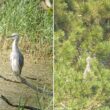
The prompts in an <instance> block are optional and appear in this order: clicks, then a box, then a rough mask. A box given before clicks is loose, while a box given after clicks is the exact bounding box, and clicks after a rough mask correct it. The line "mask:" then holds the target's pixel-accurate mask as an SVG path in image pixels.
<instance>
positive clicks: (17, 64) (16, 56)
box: [10, 33, 24, 76]
mask: <svg viewBox="0 0 110 110" xmlns="http://www.w3.org/2000/svg"><path fill="white" fill-rule="evenodd" d="M11 37H12V39H13V40H14V41H13V44H12V52H11V54H10V61H11V68H12V71H13V73H14V74H15V75H16V76H20V74H21V71H22V67H23V64H24V58H23V55H22V53H21V52H20V50H19V48H18V42H19V35H18V34H17V33H13V34H12V35H11Z"/></svg>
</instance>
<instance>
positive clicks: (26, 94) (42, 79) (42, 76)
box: [0, 53, 52, 110]
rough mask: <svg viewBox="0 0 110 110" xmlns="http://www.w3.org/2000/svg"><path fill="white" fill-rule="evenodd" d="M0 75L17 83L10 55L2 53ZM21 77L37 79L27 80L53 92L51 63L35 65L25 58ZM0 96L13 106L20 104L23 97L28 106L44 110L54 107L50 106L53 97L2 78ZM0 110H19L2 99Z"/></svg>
mask: <svg viewBox="0 0 110 110" xmlns="http://www.w3.org/2000/svg"><path fill="white" fill-rule="evenodd" d="M0 75H1V76H3V77H5V78H7V79H10V80H12V81H17V79H16V77H15V76H14V74H13V73H12V71H11V67H10V61H9V55H8V54H7V53H2V54H1V55H0ZM21 76H23V77H31V78H35V79H36V80H32V79H27V80H28V81H29V82H31V83H32V84H34V85H35V86H37V85H38V86H40V87H42V88H44V87H45V88H46V89H48V90H52V62H51V61H45V62H44V61H37V63H36V64H35V63H34V61H31V60H30V59H29V58H28V57H25V64H24V67H23V71H22V75H21ZM0 95H4V96H5V97H6V98H8V99H9V101H10V102H11V103H13V104H19V100H20V97H22V98H23V100H25V101H26V105H29V106H33V107H39V108H42V109H45V108H46V107H48V106H50V108H48V109H50V110H51V107H52V104H50V102H51V101H52V97H50V96H47V95H45V94H41V93H36V92H35V91H33V90H32V89H30V88H29V87H27V86H26V85H24V84H22V83H15V82H10V81H6V80H4V79H2V78H0ZM38 100H40V102H39V101H38ZM39 103H40V104H39ZM49 104H50V105H49ZM0 110H17V108H14V107H11V106H9V105H8V104H7V103H6V102H4V101H3V100H2V99H1V98H0Z"/></svg>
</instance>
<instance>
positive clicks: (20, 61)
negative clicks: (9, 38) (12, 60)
mask: <svg viewBox="0 0 110 110" xmlns="http://www.w3.org/2000/svg"><path fill="white" fill-rule="evenodd" d="M23 65H24V57H23V55H22V54H21V53H19V66H20V67H21V68H22V67H23Z"/></svg>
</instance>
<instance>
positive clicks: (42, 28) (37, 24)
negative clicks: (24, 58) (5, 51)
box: [0, 0, 53, 54]
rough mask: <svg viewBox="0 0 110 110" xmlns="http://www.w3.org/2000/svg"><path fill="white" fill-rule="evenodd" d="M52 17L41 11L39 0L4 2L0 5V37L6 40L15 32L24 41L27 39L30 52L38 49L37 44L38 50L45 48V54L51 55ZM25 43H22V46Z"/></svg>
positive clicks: (47, 12)
mask: <svg viewBox="0 0 110 110" xmlns="http://www.w3.org/2000/svg"><path fill="white" fill-rule="evenodd" d="M52 16H53V15H52V11H49V10H47V11H45V10H43V9H42V7H41V6H40V0H37V1H36V0H31V1H30V0H19V1H18V0H8V1H7V0H4V1H2V2H1V5H0V35H1V37H5V38H6V36H9V35H11V34H12V33H14V32H17V33H19V34H20V36H22V39H24V41H25V39H27V42H29V43H28V45H27V46H29V47H30V48H31V49H32V51H36V50H37V49H38V48H37V47H36V44H37V46H38V47H39V48H40V50H42V49H44V47H45V49H46V51H48V52H47V53H46V54H51V53H52V34H53V32H52V31H53V30H52V29H53V19H52ZM27 42H26V41H25V42H23V43H24V45H26V43H27ZM23 43H22V44H23ZM47 46H48V48H47ZM25 49H26V48H25ZM40 50H39V51H40ZM46 51H45V52H46Z"/></svg>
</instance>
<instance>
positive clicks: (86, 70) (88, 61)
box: [83, 56, 91, 79]
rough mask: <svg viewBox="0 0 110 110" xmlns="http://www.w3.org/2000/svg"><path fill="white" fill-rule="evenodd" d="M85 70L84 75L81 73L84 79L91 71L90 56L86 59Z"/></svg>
mask: <svg viewBox="0 0 110 110" xmlns="http://www.w3.org/2000/svg"><path fill="white" fill-rule="evenodd" d="M86 63H87V64H86V68H85V70H84V73H83V78H84V79H85V78H86V76H87V74H88V73H89V72H90V71H91V64H90V63H91V57H90V56H88V57H87V58H86Z"/></svg>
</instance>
